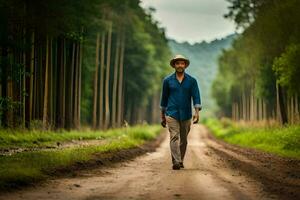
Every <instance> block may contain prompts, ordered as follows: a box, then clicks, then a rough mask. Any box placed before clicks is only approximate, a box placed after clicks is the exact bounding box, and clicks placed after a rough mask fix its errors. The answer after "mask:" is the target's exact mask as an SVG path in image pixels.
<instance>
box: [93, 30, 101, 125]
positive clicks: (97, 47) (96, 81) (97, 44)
mask: <svg viewBox="0 0 300 200" xmlns="http://www.w3.org/2000/svg"><path fill="white" fill-rule="evenodd" d="M99 45H100V33H97V40H96V56H95V57H96V61H95V74H94V100H93V129H96V127H97V92H98V88H97V87H98V68H99Z"/></svg>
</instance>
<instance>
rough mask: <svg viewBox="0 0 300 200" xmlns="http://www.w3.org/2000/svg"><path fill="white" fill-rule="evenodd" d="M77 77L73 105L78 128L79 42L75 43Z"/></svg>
mask: <svg viewBox="0 0 300 200" xmlns="http://www.w3.org/2000/svg"><path fill="white" fill-rule="evenodd" d="M75 50H76V51H75V52H76V53H75V65H74V67H75V73H74V75H75V77H74V107H73V110H74V115H73V124H74V127H75V128H78V124H77V122H78V119H77V117H78V110H77V107H78V82H79V80H78V68H79V44H78V43H76V44H75Z"/></svg>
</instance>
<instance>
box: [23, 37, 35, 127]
mask: <svg viewBox="0 0 300 200" xmlns="http://www.w3.org/2000/svg"><path fill="white" fill-rule="evenodd" d="M30 47H31V52H30V62H29V63H30V66H29V74H30V75H29V77H30V78H29V81H30V82H29V84H28V83H26V84H27V85H29V87H28V90H27V91H28V92H29V99H28V98H27V103H28V104H29V105H27V106H26V107H27V108H28V110H27V111H26V113H27V117H26V124H25V125H26V127H27V128H30V122H31V120H32V117H33V116H32V112H33V108H32V107H33V106H32V104H33V79H34V66H35V65H34V64H35V54H34V49H35V40H34V31H33V32H32V34H31V39H30Z"/></svg>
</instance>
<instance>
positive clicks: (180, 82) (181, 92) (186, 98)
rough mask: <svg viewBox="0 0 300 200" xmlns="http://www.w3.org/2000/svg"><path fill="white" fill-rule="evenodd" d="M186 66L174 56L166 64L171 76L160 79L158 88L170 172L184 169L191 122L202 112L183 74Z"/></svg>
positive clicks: (192, 83)
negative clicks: (160, 82) (165, 132)
mask: <svg viewBox="0 0 300 200" xmlns="http://www.w3.org/2000/svg"><path fill="white" fill-rule="evenodd" d="M189 64H190V61H189V60H188V59H186V58H185V57H184V56H182V55H176V56H175V57H174V58H173V59H172V60H171V61H170V65H171V66H172V67H173V68H174V69H175V73H173V74H170V75H169V76H167V77H165V78H164V80H163V87H162V95H161V102H160V108H161V119H162V122H161V124H162V126H163V127H168V130H169V133H170V149H171V156H172V163H173V169H174V170H179V169H180V168H184V165H183V159H184V155H185V152H186V147H187V135H188V133H189V131H190V126H191V120H192V121H193V123H197V122H198V121H199V111H200V110H201V108H202V107H201V98H200V92H199V88H198V84H197V81H196V79H195V78H193V77H192V76H190V75H188V74H187V73H185V69H186V68H187V67H188V66H189ZM191 99H193V105H194V108H195V115H194V116H193V119H192V108H191V103H192V102H191Z"/></svg>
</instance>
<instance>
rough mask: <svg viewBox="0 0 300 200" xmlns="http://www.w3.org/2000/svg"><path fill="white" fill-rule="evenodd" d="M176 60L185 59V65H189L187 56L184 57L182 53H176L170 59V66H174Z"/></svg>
mask: <svg viewBox="0 0 300 200" xmlns="http://www.w3.org/2000/svg"><path fill="white" fill-rule="evenodd" d="M177 60H183V61H185V64H186V67H187V66H189V64H190V61H189V60H188V59H187V58H185V57H184V56H183V55H176V56H175V57H174V58H172V59H171V61H170V65H171V66H172V67H174V66H175V62H176V61H177Z"/></svg>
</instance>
